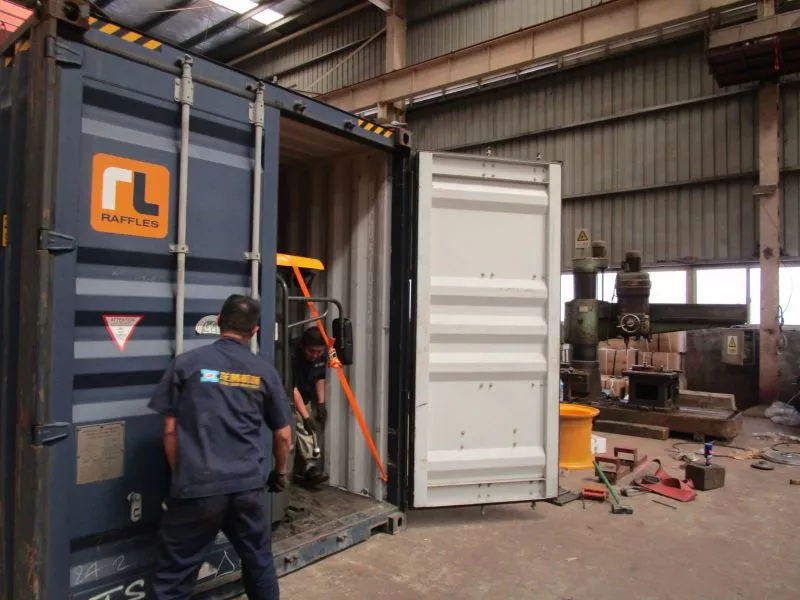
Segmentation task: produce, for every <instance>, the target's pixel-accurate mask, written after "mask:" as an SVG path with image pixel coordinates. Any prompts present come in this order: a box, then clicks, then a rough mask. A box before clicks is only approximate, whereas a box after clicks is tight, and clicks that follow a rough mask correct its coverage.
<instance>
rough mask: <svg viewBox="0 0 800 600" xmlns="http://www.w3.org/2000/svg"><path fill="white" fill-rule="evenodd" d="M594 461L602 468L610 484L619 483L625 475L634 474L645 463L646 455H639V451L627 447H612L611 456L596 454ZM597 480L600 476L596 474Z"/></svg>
mask: <svg viewBox="0 0 800 600" xmlns="http://www.w3.org/2000/svg"><path fill="white" fill-rule="evenodd" d="M595 460H596V461H597V463H598V464H599V465H601V466H602V468H603V472H604V473H605V475H606V478H607V479H608V480H609V481H610V482H611V483H619V481H620V479H621V478H622V477H624V476H625V475H627V474H629V473H632V472H634V471H635V470H636V469H638V468H639V467H640V466H641V465H643V464H644V463H645V462H646V461H647V455H646V454H642V455H641V456H640V455H639V449H638V448H633V447H629V446H614V448H613V453H612V454H598V455H597V456H596V457H595ZM596 475H597V478H598V479H599V478H600V474H599V473H596Z"/></svg>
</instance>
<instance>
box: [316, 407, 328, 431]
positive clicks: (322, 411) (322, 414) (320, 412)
mask: <svg viewBox="0 0 800 600" xmlns="http://www.w3.org/2000/svg"><path fill="white" fill-rule="evenodd" d="M317 421H319V424H320V425H322V426H323V427H325V423H327V422H328V407H327V406H325V403H324V402H320V403H319V404H317Z"/></svg>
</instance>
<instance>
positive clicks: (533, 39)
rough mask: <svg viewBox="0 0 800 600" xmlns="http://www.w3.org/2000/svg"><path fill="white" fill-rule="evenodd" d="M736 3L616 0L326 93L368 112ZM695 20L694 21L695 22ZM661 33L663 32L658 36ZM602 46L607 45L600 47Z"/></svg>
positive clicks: (731, 0)
mask: <svg viewBox="0 0 800 600" xmlns="http://www.w3.org/2000/svg"><path fill="white" fill-rule="evenodd" d="M737 4H741V0H615V1H612V2H607V3H603V4H600V5H598V6H595V7H592V8H587V9H585V10H582V11H579V12H576V13H572V14H570V15H567V16H564V17H561V18H559V19H555V20H552V21H548V22H546V23H542V24H539V25H535V26H533V27H526V28H524V29H520V30H519V31H516V32H514V33H510V34H508V35H505V36H502V37H499V38H495V39H493V40H490V41H488V42H483V43H481V44H476V45H474V46H470V47H468V48H464V49H462V50H458V51H456V52H451V53H450V54H446V55H444V56H440V57H438V58H434V59H431V60H428V61H425V62H422V63H418V64H415V65H412V66H409V67H406V68H403V69H398V70H395V71H392V72H390V73H386V74H384V75H381V76H378V77H374V78H372V79H369V80H367V81H364V82H361V83H358V84H355V85H352V86H349V87H346V88H342V89H339V90H336V91H333V92H329V93H328V94H325V95H324V96H322V97H321V98H322V99H323V100H324V101H326V102H328V103H330V104H333V105H335V106H338V107H340V108H343V109H345V110H350V111H357V110H364V109H368V108H373V107H375V106H378V105H380V104H381V103H389V102H397V101H402V100H407V99H410V98H413V97H415V96H418V95H421V94H424V93H428V92H434V91H438V90H442V89H444V88H446V87H448V86H452V85H457V84H460V83H469V82H473V81H479V80H481V79H482V78H487V77H491V76H498V75H503V74H513V73H517V72H519V71H521V70H523V69H525V68H528V67H531V66H535V65H537V64H540V63H545V62H546V61H547V60H550V59H556V58H559V57H563V56H564V55H567V54H571V53H575V52H577V51H579V50H595V49H596V50H597V52H598V54H599V55H602V54H603V53H604V52H605V51H607V49H608V46H607V45H608V44H610V43H612V42H620V43H625V42H626V41H630V42H631V43H635V42H637V41H638V40H640V38H641V37H642V36H643V35H645V34H648V33H655V36H654V37H655V38H656V39H657V38H658V36H659V30H660V29H662V28H663V27H665V26H667V25H669V26H672V25H679V24H681V23H686V24H687V25H692V24H694V25H697V26H700V25H702V21H703V19H706V20H707V18H708V17H709V16H710V11H712V10H715V9H721V8H725V7H729V6H733V5H737ZM697 20H699V21H700V22H699V23H695V21H697ZM662 33H663V32H662ZM604 46H606V47H605V48H604Z"/></svg>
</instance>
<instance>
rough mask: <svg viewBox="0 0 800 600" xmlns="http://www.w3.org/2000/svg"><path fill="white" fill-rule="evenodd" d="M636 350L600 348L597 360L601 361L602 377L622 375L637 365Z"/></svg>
mask: <svg viewBox="0 0 800 600" xmlns="http://www.w3.org/2000/svg"><path fill="white" fill-rule="evenodd" d="M637 354H638V352H637V351H636V350H612V349H611V348H598V350H597V360H599V361H600V374H601V375H622V372H623V371H626V370H628V369H630V368H631V367H632V366H633V365H635V364H636V357H637Z"/></svg>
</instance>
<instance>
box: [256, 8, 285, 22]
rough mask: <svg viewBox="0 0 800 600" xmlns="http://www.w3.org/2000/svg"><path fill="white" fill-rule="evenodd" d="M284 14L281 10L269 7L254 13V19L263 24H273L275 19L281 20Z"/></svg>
mask: <svg viewBox="0 0 800 600" xmlns="http://www.w3.org/2000/svg"><path fill="white" fill-rule="evenodd" d="M282 18H283V15H282V14H281V13H279V12H276V11H274V10H272V9H271V8H267V9H264V10H262V11H261V12H260V13H258V14H257V15H253V21H258V22H259V23H261V24H262V25H272V24H273V23H274V22H275V21H280V20H281V19H282Z"/></svg>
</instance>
